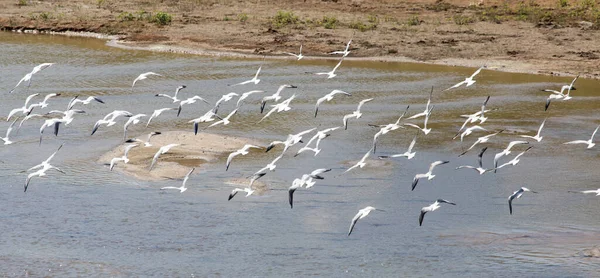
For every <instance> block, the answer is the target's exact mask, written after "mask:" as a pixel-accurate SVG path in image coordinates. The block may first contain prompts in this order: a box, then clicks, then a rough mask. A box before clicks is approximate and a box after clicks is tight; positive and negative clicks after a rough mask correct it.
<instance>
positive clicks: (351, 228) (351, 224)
mask: <svg viewBox="0 0 600 278" xmlns="http://www.w3.org/2000/svg"><path fill="white" fill-rule="evenodd" d="M360 216H361V212H360V211H359V212H358V213H357V214H356V215H355V216H354V218H352V221H350V229H348V236H350V234H351V233H352V230H354V226H355V225H356V222H358V219H360Z"/></svg>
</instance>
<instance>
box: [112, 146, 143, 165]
mask: <svg viewBox="0 0 600 278" xmlns="http://www.w3.org/2000/svg"><path fill="white" fill-rule="evenodd" d="M137 146H138V145H137V144H128V145H125V151H124V154H123V156H121V157H115V158H113V159H111V160H110V170H111V171H112V170H113V168H114V167H115V165H116V164H117V162H119V161H123V162H124V163H125V164H127V163H129V158H128V157H127V154H128V153H129V151H130V150H131V149H132V148H134V147H137Z"/></svg>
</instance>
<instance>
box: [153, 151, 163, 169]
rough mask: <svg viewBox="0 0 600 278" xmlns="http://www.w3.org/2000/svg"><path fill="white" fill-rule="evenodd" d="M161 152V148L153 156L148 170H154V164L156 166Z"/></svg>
mask: <svg viewBox="0 0 600 278" xmlns="http://www.w3.org/2000/svg"><path fill="white" fill-rule="evenodd" d="M161 151H162V148H160V149H159V150H158V151H157V152H156V154H154V157H153V158H152V163H151V164H150V170H152V168H154V164H156V161H157V160H158V157H159V156H160V155H161Z"/></svg>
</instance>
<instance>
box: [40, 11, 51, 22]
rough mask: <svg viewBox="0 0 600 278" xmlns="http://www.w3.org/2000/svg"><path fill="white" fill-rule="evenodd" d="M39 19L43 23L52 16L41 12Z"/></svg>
mask: <svg viewBox="0 0 600 278" xmlns="http://www.w3.org/2000/svg"><path fill="white" fill-rule="evenodd" d="M39 18H40V19H42V20H43V21H47V20H48V19H50V18H52V14H51V13H49V12H41V13H40V17H39Z"/></svg>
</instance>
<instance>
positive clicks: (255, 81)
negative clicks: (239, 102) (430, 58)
mask: <svg viewBox="0 0 600 278" xmlns="http://www.w3.org/2000/svg"><path fill="white" fill-rule="evenodd" d="M261 69H262V65H261V66H260V67H258V70H257V71H256V74H255V75H254V77H253V78H252V79H250V80H246V81H244V82H240V83H237V84H233V85H231V86H239V85H246V84H250V83H254V85H256V84H258V83H259V82H260V79H258V74H259V73H260V70H261Z"/></svg>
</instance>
